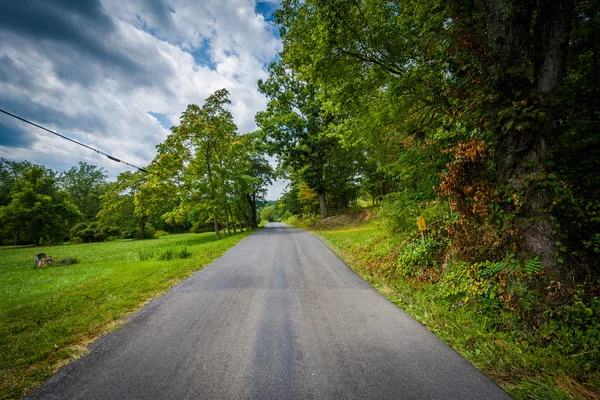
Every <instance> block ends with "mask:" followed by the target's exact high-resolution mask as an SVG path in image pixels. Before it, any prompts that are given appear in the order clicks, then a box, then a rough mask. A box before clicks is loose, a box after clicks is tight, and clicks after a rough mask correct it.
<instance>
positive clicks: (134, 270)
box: [0, 232, 249, 399]
mask: <svg viewBox="0 0 600 400" xmlns="http://www.w3.org/2000/svg"><path fill="white" fill-rule="evenodd" d="M248 234H249V233H247V232H245V233H242V234H238V235H234V236H230V237H225V238H224V239H222V240H219V241H217V240H215V234H214V233H202V234H178V235H168V236H163V237H161V238H160V239H155V240H145V241H116V242H107V243H89V244H77V245H63V246H45V247H21V248H1V247H0V398H2V399H9V398H20V397H22V396H23V395H24V394H26V393H27V392H28V391H30V390H31V389H32V388H34V387H36V386H37V385H39V384H40V383H41V382H42V381H43V380H45V379H46V378H47V377H48V376H50V375H51V374H52V373H53V372H54V371H55V370H56V369H57V368H58V367H59V366H61V365H63V364H64V363H65V362H67V361H68V360H70V359H72V358H73V357H77V356H79V355H81V354H82V353H83V352H85V345H86V344H87V343H89V342H90V341H91V340H92V339H93V338H95V337H98V336H99V335H101V334H103V333H106V332H107V331H109V330H111V329H114V328H115V327H117V326H119V323H120V321H122V319H123V318H124V317H125V316H127V315H128V314H130V313H131V312H133V311H135V310H137V309H139V307H140V306H141V305H142V304H143V303H144V302H146V301H147V300H148V299H150V298H152V297H155V296H157V295H159V294H161V293H164V292H165V291H166V290H167V289H168V288H169V287H171V286H172V285H173V284H175V283H176V282H178V281H179V280H181V279H182V278H184V277H187V276H189V275H190V274H191V273H192V272H193V271H195V270H198V269H200V268H202V267H203V266H205V265H206V264H208V263H210V262H211V261H212V260H214V259H215V258H217V257H219V256H221V255H222V254H223V253H224V252H225V250H227V249H228V248H229V247H231V246H233V245H234V244H235V243H237V242H238V241H239V240H241V239H242V238H244V237H246V236H247V235H248ZM183 248H185V251H186V252H187V253H189V254H186V255H185V257H183V256H182V255H181V254H182V253H183V250H181V249H183ZM171 249H173V251H179V252H180V253H178V256H180V257H174V256H173V257H171V258H172V259H170V260H168V261H160V260H157V259H153V258H152V257H151V259H149V260H147V261H140V254H149V253H152V254H156V255H157V257H156V258H159V257H160V255H162V254H166V252H169V251H171ZM38 253H47V254H49V255H51V256H52V257H53V258H54V259H56V260H59V259H63V258H75V259H76V260H77V261H78V263H77V264H74V265H69V266H50V267H46V268H41V269H34V267H35V263H34V261H33V260H34V258H35V256H36V254H38ZM163 258H168V257H163Z"/></svg>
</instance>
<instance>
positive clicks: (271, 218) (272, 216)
mask: <svg viewBox="0 0 600 400" xmlns="http://www.w3.org/2000/svg"><path fill="white" fill-rule="evenodd" d="M260 219H261V221H266V222H276V221H279V219H280V218H279V215H278V213H277V207H276V206H268V207H265V208H263V210H262V211H261V212H260Z"/></svg>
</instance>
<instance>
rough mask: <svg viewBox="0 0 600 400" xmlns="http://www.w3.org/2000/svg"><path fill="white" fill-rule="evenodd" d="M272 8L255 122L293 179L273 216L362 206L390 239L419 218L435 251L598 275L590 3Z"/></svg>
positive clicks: (312, 2) (316, 0)
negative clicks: (379, 213)
mask: <svg viewBox="0 0 600 400" xmlns="http://www.w3.org/2000/svg"><path fill="white" fill-rule="evenodd" d="M275 15H276V16H275V20H276V22H277V23H278V24H279V25H280V33H281V38H282V42H283V50H282V52H281V53H280V56H281V57H280V59H279V60H278V61H277V62H274V63H273V64H271V66H270V67H269V72H270V76H269V78H268V79H266V80H264V81H260V82H259V89H260V91H261V92H262V93H264V94H265V95H266V96H267V97H268V99H269V102H268V106H267V108H266V110H265V111H262V112H260V113H258V114H257V116H256V121H257V124H258V126H259V133H260V135H262V138H263V140H264V142H265V146H266V148H267V151H268V152H269V153H270V154H272V155H276V156H277V157H278V159H279V161H280V163H279V167H278V171H279V173H280V174H282V175H283V176H286V177H287V178H288V179H290V180H291V185H290V190H289V191H288V192H287V193H286V194H285V195H284V196H283V198H282V199H281V201H280V205H279V206H278V207H279V213H280V214H284V213H286V212H288V213H291V214H303V213H304V214H310V213H318V214H320V215H321V216H322V217H325V216H327V215H330V214H335V213H339V212H342V211H343V210H345V209H346V208H347V207H348V206H351V205H353V204H355V203H356V200H357V199H358V198H360V197H363V198H370V199H371V201H372V202H373V203H382V208H383V211H384V213H386V215H388V217H389V220H391V221H392V222H393V223H394V224H395V228H394V229H396V230H397V231H402V230H406V229H408V227H409V226H410V227H411V229H412V228H413V226H414V220H416V217H417V216H418V215H419V214H422V213H425V214H427V213H429V214H430V215H431V216H432V217H431V218H433V219H434V221H432V222H435V221H438V222H439V224H440V226H441V227H442V226H443V229H442V228H440V231H444V234H445V235H447V237H450V238H451V244H450V245H449V248H448V247H446V250H448V251H447V252H445V254H454V253H456V254H461V256H462V257H465V258H466V259H471V260H500V259H503V258H512V257H514V258H521V259H525V258H528V257H529V258H534V257H535V258H536V260H539V262H540V263H541V264H542V265H543V266H544V268H546V269H547V270H548V271H549V272H551V273H552V274H553V275H554V276H555V277H560V278H561V279H570V280H571V282H574V281H581V280H587V279H589V278H590V276H594V275H597V274H598V272H599V269H598V262H597V255H598V253H600V233H599V232H600V229H599V220H598V215H599V212H600V202H599V201H598V199H599V198H600V191H599V187H600V186H599V182H600V180H599V179H598V178H599V176H598V174H599V171H600V157H599V156H600V134H599V132H600V130H599V129H598V127H599V126H598V115H597V110H598V106H599V104H598V101H599V100H598V99H599V98H600V97H599V96H598V94H599V92H600V85H599V83H598V80H597V79H596V76H597V74H598V72H599V69H600V62H599V54H600V52H599V44H598V43H600V41H599V40H598V33H599V29H598V28H599V26H598V21H599V19H598V18H599V6H598V4H597V3H596V2H592V1H585V0H578V1H575V0H566V1H551V0H539V1H520V0H519V1H517V0H503V1H496V0H488V1H482V0H480V1H477V0H473V1H466V2H463V1H441V0H427V1H402V2H398V1H391V2H383V3H382V2H380V1H372V0H361V1H354V2H348V1H342V0H307V1H298V0H284V1H283V2H282V5H281V9H280V10H278V11H277V12H276V14H275ZM433 208H436V211H435V212H434V211H433ZM411 210H412V211H411ZM409 215H410V217H408V216H409ZM436 223H437V222H436ZM590 274H591V275H590Z"/></svg>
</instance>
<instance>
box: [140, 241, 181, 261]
mask: <svg viewBox="0 0 600 400" xmlns="http://www.w3.org/2000/svg"><path fill="white" fill-rule="evenodd" d="M191 256H192V253H191V252H190V251H189V250H188V245H187V243H186V242H175V243H171V244H169V245H167V246H162V247H157V248H155V247H149V248H142V249H140V250H139V257H140V261H148V260H154V259H156V260H160V261H170V260H178V259H186V258H189V257H191Z"/></svg>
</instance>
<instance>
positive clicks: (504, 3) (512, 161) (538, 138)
mask: <svg viewBox="0 0 600 400" xmlns="http://www.w3.org/2000/svg"><path fill="white" fill-rule="evenodd" d="M487 7H488V8H487V17H488V18H487V26H488V46H489V49H490V53H491V55H492V57H494V58H495V59H496V60H497V62H499V63H500V65H501V66H502V68H503V69H504V71H503V72H507V71H508V70H510V69H512V70H522V71H525V70H526V69H527V67H528V65H530V63H531V62H533V66H534V76H532V77H531V76H526V74H516V75H515V74H509V73H505V74H503V75H504V78H501V79H499V80H498V81H497V83H496V85H497V87H496V89H497V90H498V91H499V92H501V93H502V94H503V95H504V96H508V97H509V98H514V100H515V102H516V101H519V102H521V101H525V100H522V99H517V98H516V95H515V94H514V93H515V92H518V91H519V90H521V89H526V90H535V93H536V103H537V106H538V108H540V109H541V111H543V112H544V113H545V117H544V116H542V118H540V119H541V121H539V122H537V121H534V122H533V123H532V125H533V126H531V127H526V128H522V127H521V129H520V130H517V129H515V128H512V129H505V130H504V131H503V132H499V133H498V135H497V137H496V142H495V149H494V150H495V153H494V156H495V162H496V169H497V176H498V182H499V183H500V184H509V185H510V186H511V187H512V188H513V190H515V191H517V192H520V193H523V194H524V195H526V196H527V197H526V199H525V200H526V202H527V203H526V205H525V206H526V208H524V209H523V211H522V213H521V215H520V219H521V223H520V231H521V234H522V235H523V239H524V244H525V248H526V250H527V251H528V252H529V253H531V254H533V255H538V256H540V258H541V261H542V264H543V265H544V266H546V267H550V266H552V265H555V259H554V255H553V254H554V252H555V245H554V236H553V234H552V225H551V223H550V220H549V216H548V215H547V213H546V208H547V204H548V197H547V194H546V193H545V192H544V190H543V188H541V187H540V185H538V184H536V179H537V178H539V177H543V176H545V174H546V172H547V164H546V161H547V157H548V156H549V152H548V146H549V142H550V140H551V139H552V138H553V137H555V136H556V135H557V134H558V133H559V128H560V127H559V124H558V121H557V119H556V116H555V113H554V111H553V110H552V108H551V104H550V101H549V95H550V94H551V92H552V91H553V90H554V89H556V88H557V87H558V86H559V85H560V83H561V82H562V78H563V76H564V72H565V65H566V60H567V53H568V41H569V36H570V31H571V20H572V17H573V8H574V0H560V1H555V0H538V1H537V2H534V1H531V0H529V1H524V0H488V1H487ZM534 11H535V12H534ZM533 15H535V16H536V21H535V27H534V28H535V29H534V32H535V35H533V36H532V35H531V31H532V29H531V24H532V16H533ZM531 49H533V54H529V52H530V50H531ZM526 79H529V82H527V80H526ZM512 96H514V97H512ZM534 104H535V103H534ZM526 105H528V106H529V104H526ZM540 115H543V114H540ZM555 272H558V271H555Z"/></svg>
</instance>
